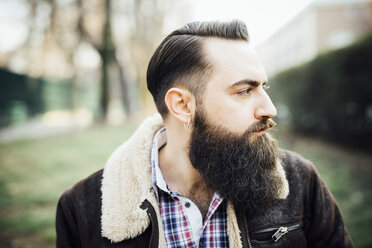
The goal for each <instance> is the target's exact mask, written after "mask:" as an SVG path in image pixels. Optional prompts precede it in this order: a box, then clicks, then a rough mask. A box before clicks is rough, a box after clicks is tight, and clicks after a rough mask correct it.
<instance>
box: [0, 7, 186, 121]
mask: <svg viewBox="0 0 372 248" xmlns="http://www.w3.org/2000/svg"><path fill="white" fill-rule="evenodd" d="M15 1H18V3H19V4H20V5H27V13H28V16H27V17H26V18H25V22H26V23H27V30H28V34H27V38H26V39H25V42H24V43H23V45H22V46H21V47H19V48H17V49H16V50H14V51H13V54H11V55H10V56H8V57H7V58H9V60H8V61H7V62H6V63H5V66H7V67H11V68H12V69H13V70H15V71H16V72H18V73H25V74H27V75H29V76H32V77H41V76H43V77H44V76H47V77H56V78H64V79H68V81H69V82H71V84H72V87H71V89H72V91H73V93H72V95H73V97H72V101H73V102H72V104H70V106H72V107H71V108H72V109H76V108H79V107H80V106H81V101H82V100H81V99H82V98H83V95H84V93H85V92H84V91H83V90H82V84H83V83H85V85H90V87H92V85H94V82H92V81H96V80H95V78H97V75H96V74H95V73H94V72H95V71H97V72H98V74H99V75H100V80H99V81H100V83H99V84H100V87H99V104H98V105H99V111H98V119H99V120H101V121H104V120H106V118H107V114H108V111H109V102H110V101H111V99H112V98H113V97H116V99H117V98H120V100H121V102H122V104H123V108H124V110H125V112H126V114H127V115H131V114H132V113H133V112H134V111H135V110H136V106H138V105H139V104H138V103H137V102H139V100H140V99H141V97H143V98H142V99H145V100H144V101H143V102H144V103H145V106H148V105H149V104H148V103H146V97H145V96H148V94H147V90H146V77H145V75H146V67H147V63H148V61H149V58H150V56H151V54H152V52H153V49H154V44H155V43H157V41H160V39H161V38H162V36H161V34H162V33H163V26H164V20H165V18H167V17H169V16H171V15H173V19H172V23H174V22H175V20H176V22H177V21H178V22H182V20H181V19H180V18H179V15H178V14H175V13H176V12H179V11H174V7H175V6H178V7H179V6H182V10H183V13H182V15H185V13H186V12H187V11H185V10H186V9H187V8H186V7H185V5H182V4H181V3H184V0H181V1H177V2H174V1H171V0H128V1H120V0H71V1H65V0H15ZM182 15H181V16H182ZM175 16H176V18H175ZM84 49H85V51H84V52H83V53H86V50H87V49H88V50H89V51H88V53H90V54H92V53H93V55H94V56H96V57H97V62H96V64H95V65H94V67H91V68H90V69H89V70H88V69H87V68H86V67H84V66H81V63H83V64H84V63H87V62H88V63H89V61H86V60H89V59H90V58H91V57H89V56H88V58H87V57H84V56H83V55H82V52H81V51H82V50H84ZM2 61H4V60H3V59H2ZM82 61H83V62H82ZM79 63H80V64H79ZM14 68H15V69H14ZM93 70H94V72H93V74H92V73H87V72H88V71H89V72H92V71H93ZM128 72H129V73H128ZM133 72H134V73H133ZM128 74H131V75H129V76H128ZM87 75H88V78H86V76H87ZM82 81H83V82H82ZM135 81H136V82H135ZM118 86H120V87H118ZM113 94H114V96H113Z"/></svg>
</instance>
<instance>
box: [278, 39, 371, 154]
mask: <svg viewBox="0 0 372 248" xmlns="http://www.w3.org/2000/svg"><path fill="white" fill-rule="evenodd" d="M271 81H272V82H273V83H271V86H272V91H271V94H272V98H273V100H274V102H275V103H276V104H278V105H279V106H280V105H281V104H282V105H285V106H287V108H288V110H289V113H290V115H289V117H290V118H289V119H290V121H291V124H292V127H293V128H294V129H295V130H296V131H299V132H302V133H305V134H311V135H316V136H321V137H325V138H327V139H330V140H333V141H336V142H341V143H343V144H346V145H352V146H359V147H363V148H367V149H368V148H372V34H369V35H368V36H366V37H365V38H364V39H362V40H360V41H359V42H357V43H355V44H353V45H351V46H348V47H345V48H343V49H339V50H335V51H331V52H328V53H324V54H321V55H319V56H318V57H316V58H315V59H313V60H312V61H310V62H308V63H306V64H303V65H301V66H299V67H296V68H292V69H289V70H286V71H284V72H281V73H279V74H278V75H276V76H275V77H274V78H273V79H272V80H271ZM279 121H280V120H279Z"/></svg>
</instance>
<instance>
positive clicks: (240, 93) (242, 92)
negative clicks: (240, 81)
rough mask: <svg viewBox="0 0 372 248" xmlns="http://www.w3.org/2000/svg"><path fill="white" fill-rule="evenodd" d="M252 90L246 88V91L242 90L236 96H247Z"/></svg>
mask: <svg viewBox="0 0 372 248" xmlns="http://www.w3.org/2000/svg"><path fill="white" fill-rule="evenodd" d="M251 90H252V89H251V88H248V89H245V90H242V91H239V92H238V95H242V96H243V95H248V94H249V92H250V91H251Z"/></svg>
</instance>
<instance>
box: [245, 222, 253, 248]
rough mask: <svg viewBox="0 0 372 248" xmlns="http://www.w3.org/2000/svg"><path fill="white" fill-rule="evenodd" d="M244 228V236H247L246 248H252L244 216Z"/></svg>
mask: <svg viewBox="0 0 372 248" xmlns="http://www.w3.org/2000/svg"><path fill="white" fill-rule="evenodd" d="M244 226H245V230H246V235H247V243H248V248H252V244H251V239H250V237H249V230H248V224H247V218H246V216H244Z"/></svg>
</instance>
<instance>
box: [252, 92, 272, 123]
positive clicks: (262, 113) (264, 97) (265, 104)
mask: <svg viewBox="0 0 372 248" xmlns="http://www.w3.org/2000/svg"><path fill="white" fill-rule="evenodd" d="M276 114H277V111H276V108H275V106H274V104H273V102H272V101H271V99H270V97H269V95H268V94H267V93H266V91H264V90H262V91H261V93H260V99H259V101H258V105H257V107H256V111H255V118H256V119H257V120H262V118H274V117H275V116H276Z"/></svg>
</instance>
